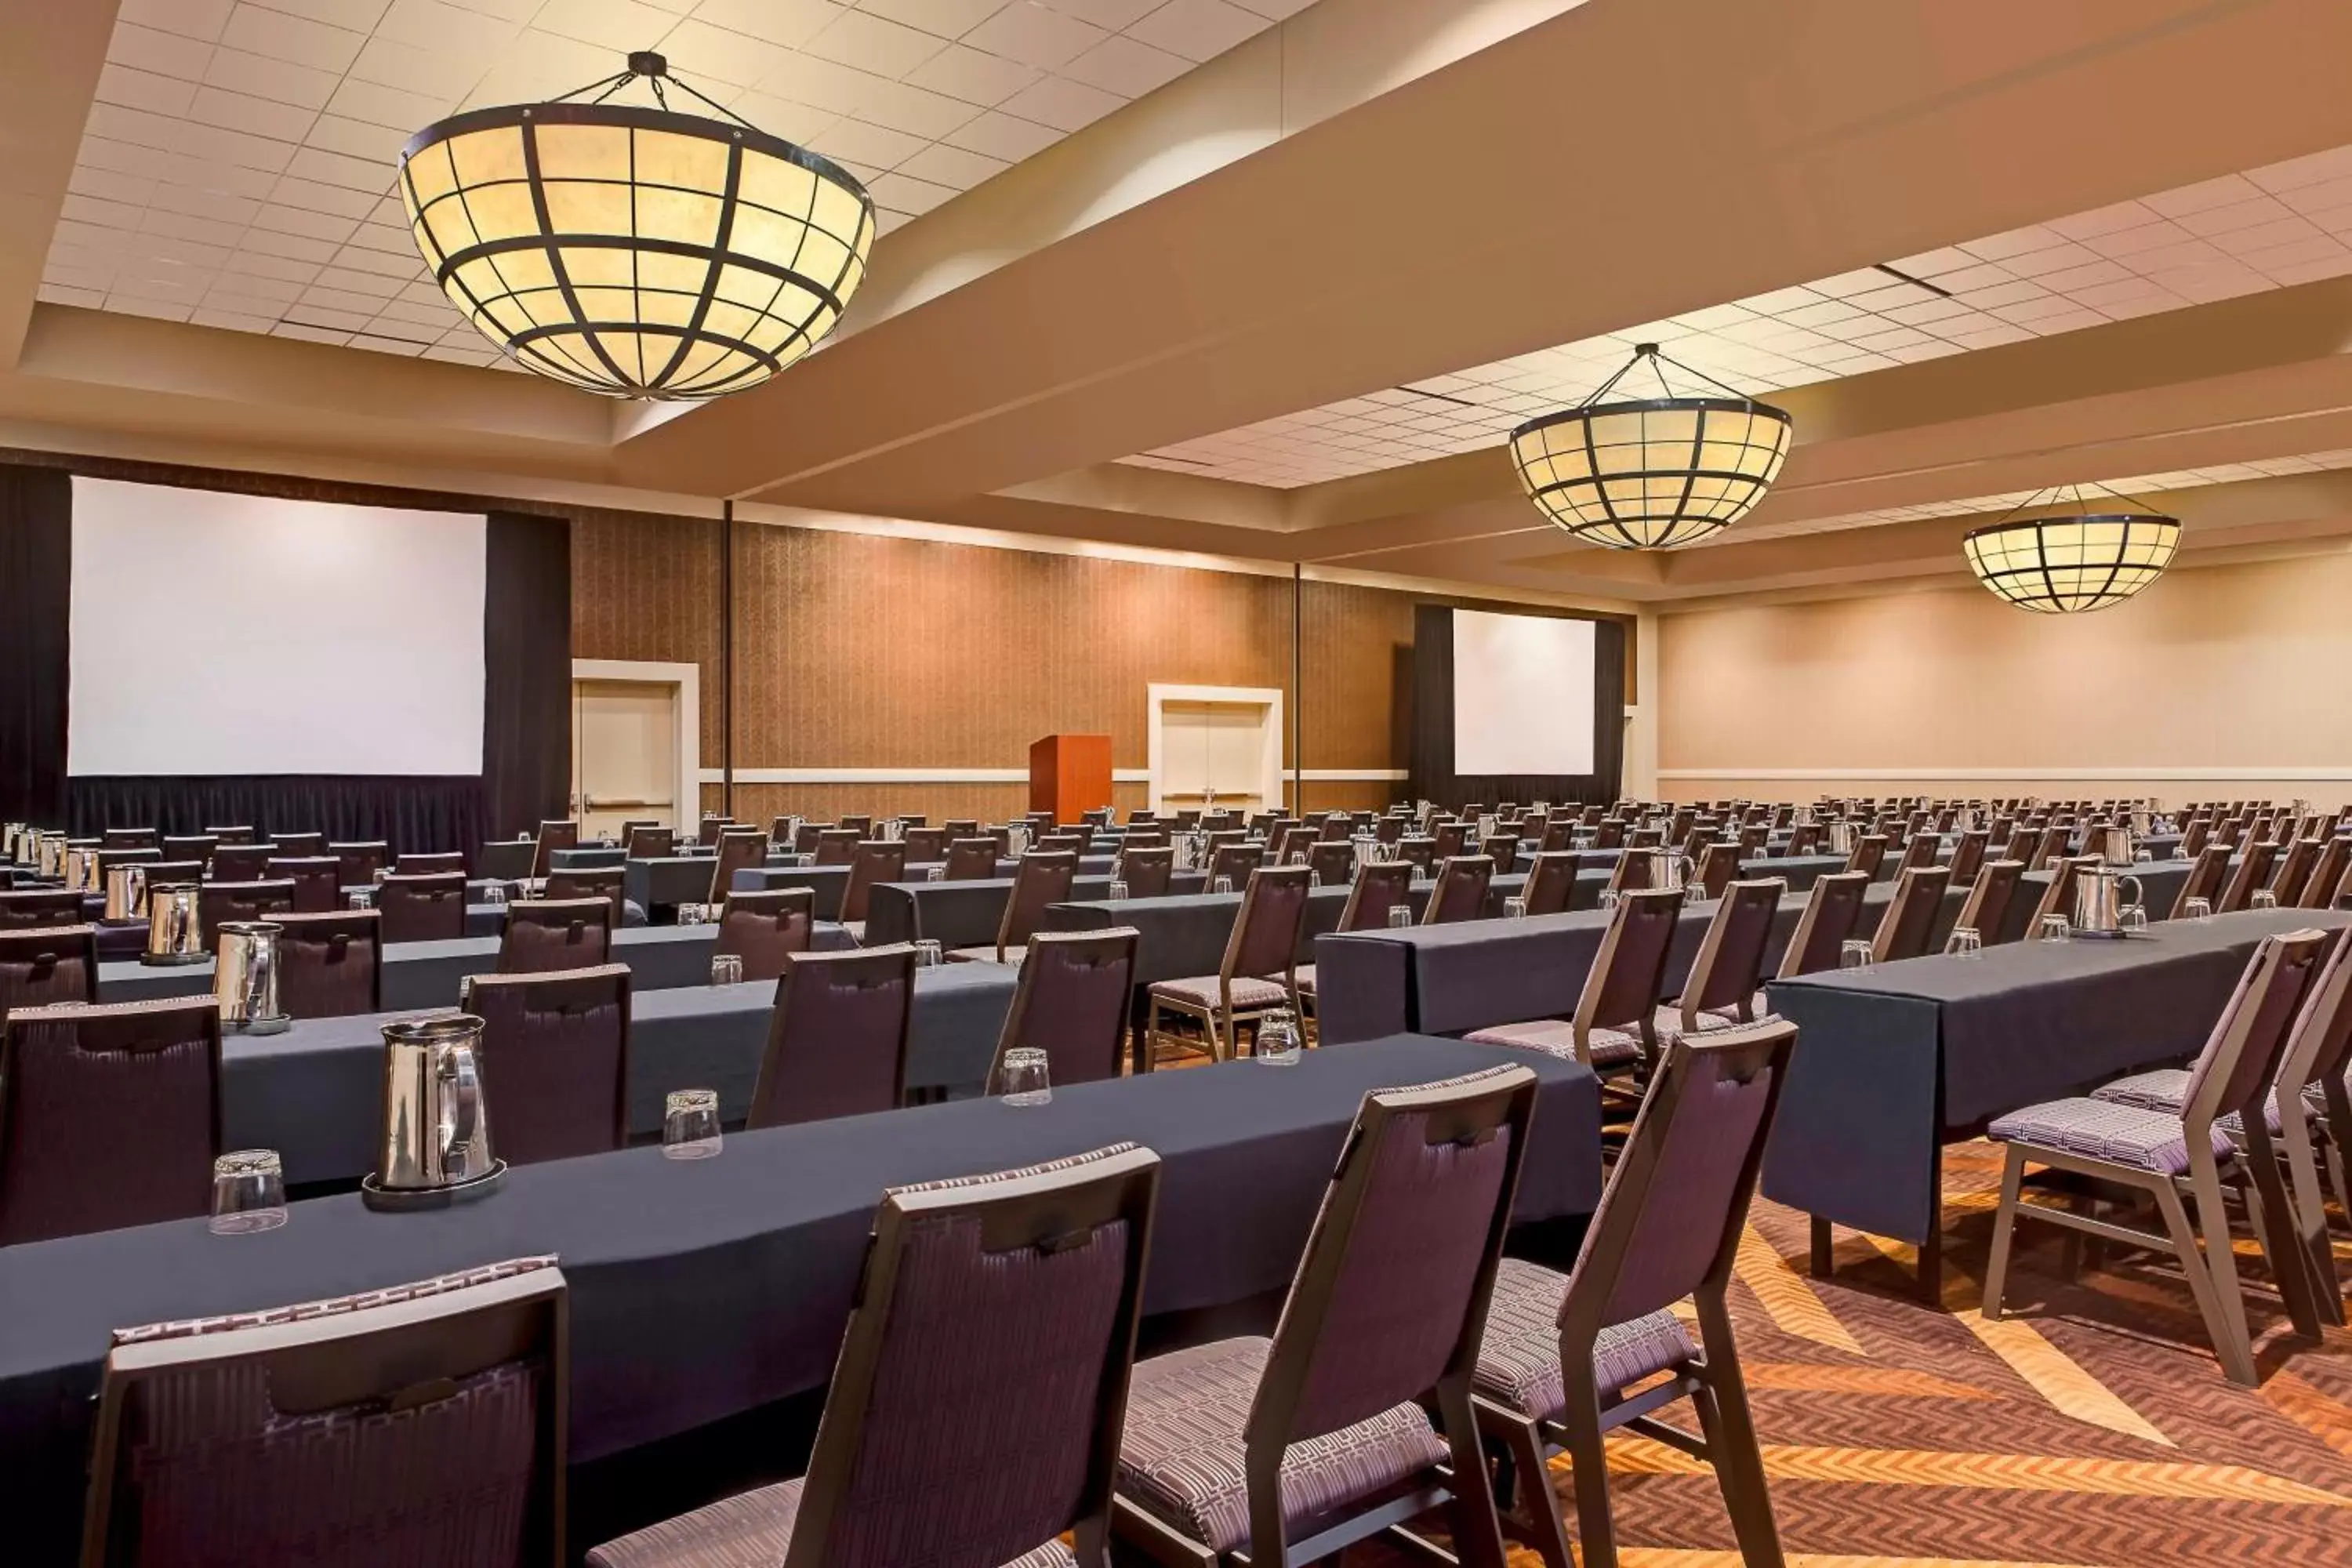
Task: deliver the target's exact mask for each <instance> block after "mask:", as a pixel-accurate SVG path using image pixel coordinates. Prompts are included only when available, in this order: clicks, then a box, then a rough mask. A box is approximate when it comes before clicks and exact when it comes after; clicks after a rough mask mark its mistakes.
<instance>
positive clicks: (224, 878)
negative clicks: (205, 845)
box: [205, 844, 278, 882]
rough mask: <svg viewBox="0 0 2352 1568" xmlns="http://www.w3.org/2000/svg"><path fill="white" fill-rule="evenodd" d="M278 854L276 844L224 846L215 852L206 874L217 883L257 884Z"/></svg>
mask: <svg viewBox="0 0 2352 1568" xmlns="http://www.w3.org/2000/svg"><path fill="white" fill-rule="evenodd" d="M277 853H278V846H277V845H275V844H223V845H221V846H219V847H216V848H215V849H214V850H213V858H212V864H211V865H210V866H209V867H207V868H206V869H205V876H206V877H208V878H209V879H212V880H214V881H217V882H257V881H259V880H260V879H261V877H262V874H263V873H264V872H265V871H266V870H268V866H269V861H270V858H271V857H272V856H274V855H276V854H277Z"/></svg>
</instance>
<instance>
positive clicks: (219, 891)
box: [196, 877, 464, 952]
mask: <svg viewBox="0 0 2352 1568" xmlns="http://www.w3.org/2000/svg"><path fill="white" fill-rule="evenodd" d="M458 880H460V881H463V880H464V879H463V878H462V877H461V878H459V879H458ZM293 912H294V884H293V883H292V882H290V881H287V880H285V879H282V878H281V879H278V880H275V881H259V882H206V883H205V885H204V886H203V887H202V888H200V889H197V891H196V930H197V932H198V935H199V938H200V940H201V941H202V942H204V947H205V952H211V951H212V950H213V946H214V944H215V942H218V941H219V939H220V928H221V926H222V924H223V923H224V922H225V921H262V920H268V919H269V918H270V917H271V916H272V915H284V914H291V913H293Z"/></svg>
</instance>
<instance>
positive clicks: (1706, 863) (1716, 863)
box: [1697, 841, 1739, 899]
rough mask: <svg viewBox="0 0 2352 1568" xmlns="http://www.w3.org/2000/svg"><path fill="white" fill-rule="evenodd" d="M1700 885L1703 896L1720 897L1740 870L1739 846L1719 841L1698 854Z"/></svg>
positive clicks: (1709, 897)
mask: <svg viewBox="0 0 2352 1568" xmlns="http://www.w3.org/2000/svg"><path fill="white" fill-rule="evenodd" d="M1697 869H1698V885H1699V893H1700V896H1701V897H1702V898H1708V899H1719V898H1721V897H1723V889H1726V888H1727V887H1729V886H1731V879H1732V878H1733V877H1735V876H1737V875H1738V872H1739V846H1738V845H1737V844H1726V843H1723V842H1720V841H1718V842H1717V843H1714V844H1709V845H1707V846H1706V847H1704V848H1702V849H1701V850H1700V851H1699V854H1698V867H1697Z"/></svg>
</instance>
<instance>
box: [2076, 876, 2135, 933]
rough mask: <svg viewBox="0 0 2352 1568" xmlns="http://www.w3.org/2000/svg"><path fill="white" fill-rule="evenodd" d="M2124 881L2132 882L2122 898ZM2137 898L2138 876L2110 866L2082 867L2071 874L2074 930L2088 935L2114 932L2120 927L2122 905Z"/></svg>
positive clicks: (2132, 902)
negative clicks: (2072, 875)
mask: <svg viewBox="0 0 2352 1568" xmlns="http://www.w3.org/2000/svg"><path fill="white" fill-rule="evenodd" d="M2126 864H2127V865H2128V864H2129V862H2128V861H2126ZM2126 882H2128V883H2130V884H2131V896H2130V897H2129V898H2126V897H2124V884H2125V883H2126ZM2139 901H2140V886H2139V879H2138V878H2137V877H2135V876H2132V875H2131V874H2129V873H2128V872H2124V871H2118V870H2116V868H2114V867H2113V866H2085V867H2084V868H2083V869H2082V870H2081V871H2079V872H2077V873H2076V874H2075V877H2074V921H2073V926H2074V930H2075V931H2077V932H2079V933H2084V934H2088V935H2091V936H2108V935H2113V934H2114V933H2115V932H2116V931H2120V930H2122V929H2123V911H2124V906H2125V905H2126V904H2137V903H2138V902H2139Z"/></svg>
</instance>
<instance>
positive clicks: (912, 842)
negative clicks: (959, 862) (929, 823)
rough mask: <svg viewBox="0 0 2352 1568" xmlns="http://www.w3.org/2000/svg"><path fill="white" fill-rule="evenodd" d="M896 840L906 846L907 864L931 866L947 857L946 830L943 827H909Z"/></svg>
mask: <svg viewBox="0 0 2352 1568" xmlns="http://www.w3.org/2000/svg"><path fill="white" fill-rule="evenodd" d="M898 841H899V842H900V843H902V844H904V845H905V846H906V847H907V864H908V865H910V866H932V865H937V864H938V863H939V862H940V861H941V860H944V859H946V858H947V854H948V830H947V829H946V828H944V827H909V828H908V829H907V830H906V832H905V833H903V834H901V835H900V836H899V839H898Z"/></svg>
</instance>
